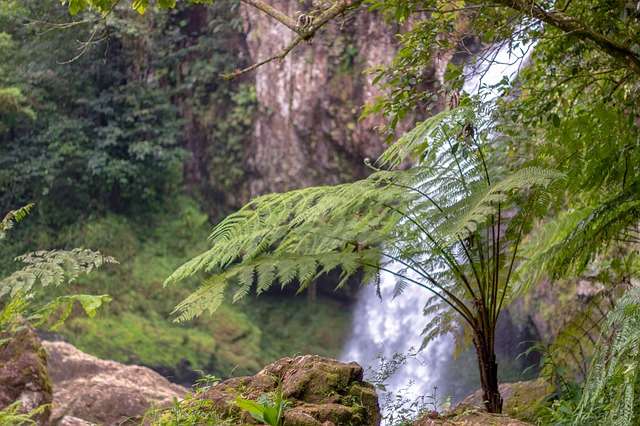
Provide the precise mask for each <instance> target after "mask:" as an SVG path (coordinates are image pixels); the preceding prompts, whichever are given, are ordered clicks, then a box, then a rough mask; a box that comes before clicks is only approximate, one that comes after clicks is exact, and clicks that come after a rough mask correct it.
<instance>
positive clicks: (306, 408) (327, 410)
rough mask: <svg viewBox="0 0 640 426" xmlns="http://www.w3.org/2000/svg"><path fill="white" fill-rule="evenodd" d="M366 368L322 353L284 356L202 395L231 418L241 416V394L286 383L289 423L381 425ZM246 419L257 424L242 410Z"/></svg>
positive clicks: (246, 395) (304, 425)
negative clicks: (239, 406) (367, 379)
mask: <svg viewBox="0 0 640 426" xmlns="http://www.w3.org/2000/svg"><path fill="white" fill-rule="evenodd" d="M362 375H363V371H362V367H360V366H359V365H358V364H356V363H354V362H352V363H342V362H339V361H336V360H333V359H329V358H323V357H319V356H316V355H305V356H299V357H295V358H282V359H280V360H278V361H276V362H274V363H273V364H270V365H268V366H266V367H265V368H264V369H262V370H261V371H260V372H258V374H256V375H255V376H249V377H236V378H232V379H229V380H225V381H224V382H222V383H220V384H218V385H216V386H213V387H212V388H210V389H209V390H207V391H206V392H204V393H203V394H202V396H201V397H202V398H205V399H208V400H211V401H213V403H214V406H215V407H216V408H217V409H218V410H219V411H220V412H223V413H227V414H228V415H229V416H232V415H238V414H240V410H239V409H238V408H237V407H236V406H235V404H234V402H233V401H234V400H235V399H236V397H237V396H242V397H243V398H247V399H253V400H255V399H258V398H259V397H260V396H261V395H263V394H266V393H269V392H273V391H275V390H276V389H277V388H278V386H281V388H282V392H283V395H284V397H285V398H286V399H287V400H288V401H289V402H290V406H289V407H290V408H289V409H287V411H286V412H285V416H284V424H285V426H332V425H333V426H338V425H353V426H376V425H379V424H380V408H379V406H378V396H377V395H376V392H375V389H374V387H373V386H372V385H370V384H368V383H366V382H364V381H363V380H362ZM241 416H242V421H244V422H247V423H255V422H253V421H252V420H251V418H250V417H249V416H248V415H247V414H246V413H242V414H241Z"/></svg>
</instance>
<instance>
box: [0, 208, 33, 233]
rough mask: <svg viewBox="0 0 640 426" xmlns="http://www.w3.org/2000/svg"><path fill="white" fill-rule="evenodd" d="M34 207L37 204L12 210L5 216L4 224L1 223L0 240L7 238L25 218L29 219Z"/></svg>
mask: <svg viewBox="0 0 640 426" xmlns="http://www.w3.org/2000/svg"><path fill="white" fill-rule="evenodd" d="M34 205H35V204H33V203H30V204H27V205H26V206H23V207H20V208H19V209H16V210H11V211H10V212H9V213H7V214H6V215H5V216H4V218H3V219H2V222H0V240H2V239H4V238H5V237H6V235H7V232H8V231H9V230H10V229H11V228H13V226H14V225H15V224H16V223H18V222H21V221H22V220H23V219H24V218H25V217H27V215H28V214H29V213H30V212H31V210H32V209H33V207H34Z"/></svg>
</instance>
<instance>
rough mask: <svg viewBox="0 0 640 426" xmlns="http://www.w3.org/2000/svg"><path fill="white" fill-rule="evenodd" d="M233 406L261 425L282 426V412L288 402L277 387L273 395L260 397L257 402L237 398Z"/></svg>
mask: <svg viewBox="0 0 640 426" xmlns="http://www.w3.org/2000/svg"><path fill="white" fill-rule="evenodd" d="M235 404H236V405H237V406H238V407H239V408H240V409H241V410H244V411H246V412H248V413H249V414H250V415H251V417H253V418H254V419H255V420H257V421H259V422H261V423H265V424H267V425H269V426H282V424H283V422H284V412H285V410H286V408H287V405H288V404H289V402H288V401H287V400H286V399H285V398H284V396H283V395H282V388H281V387H278V389H277V390H276V391H275V392H274V393H273V395H268V394H265V395H262V396H261V397H260V398H258V400H257V401H254V400H251V399H245V398H242V397H237V398H236V400H235Z"/></svg>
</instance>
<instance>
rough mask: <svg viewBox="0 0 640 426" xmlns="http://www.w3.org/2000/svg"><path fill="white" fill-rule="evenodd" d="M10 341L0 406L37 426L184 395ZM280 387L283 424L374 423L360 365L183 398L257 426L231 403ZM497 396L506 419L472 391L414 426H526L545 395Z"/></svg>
mask: <svg viewBox="0 0 640 426" xmlns="http://www.w3.org/2000/svg"><path fill="white" fill-rule="evenodd" d="M15 337H17V338H12V339H9V340H6V341H5V343H4V344H0V408H2V407H5V406H7V405H9V404H10V403H12V402H14V401H21V403H22V405H23V407H24V408H25V410H30V409H33V408H34V407H36V406H39V405H41V404H51V409H50V410H48V411H45V412H44V413H42V414H41V415H40V416H39V417H38V418H37V419H36V420H37V422H38V424H40V425H61V426H86V425H91V424H100V425H122V424H139V423H140V421H141V420H142V418H143V416H144V414H145V413H146V412H148V411H149V410H150V409H153V408H154V407H155V408H162V407H167V406H169V405H171V404H173V403H174V401H176V400H179V399H182V398H183V397H184V396H185V395H187V393H188V390H187V389H185V388H183V387H181V386H178V385H176V384H173V383H171V382H169V381H168V380H167V379H165V378H164V377H162V376H160V375H159V374H158V373H156V372H154V371H152V370H150V369H148V368H145V367H139V366H127V365H124V364H120V363H118V362H114V361H105V360H101V359H98V358H96V357H94V356H91V355H88V354H86V353H84V352H81V351H80V350H78V349H76V348H75V347H74V346H72V345H70V344H68V343H65V342H46V341H45V342H41V341H40V340H39V338H38V337H37V335H36V333H35V332H34V331H33V330H30V329H28V328H25V329H23V330H21V331H20V332H19V333H18V335H17V336H15ZM278 388H280V389H281V391H282V393H283V396H284V397H285V398H286V399H287V400H288V401H289V408H288V409H287V411H286V414H285V422H284V424H285V426H340V425H352V426H377V425H379V424H380V421H381V414H380V408H379V405H378V397H377V395H376V392H375V389H374V387H373V386H372V385H371V384H369V383H367V382H365V381H364V380H363V370H362V367H360V366H359V365H358V364H356V363H353V362H352V363H342V362H339V361H336V360H333V359H329V358H323V357H319V356H316V355H304V356H298V357H295V358H282V359H280V360H278V361H276V362H274V363H272V364H269V365H267V366H266V367H265V368H263V369H262V370H261V371H260V372H258V373H257V374H256V375H254V376H246V377H236V378H232V379H228V380H225V381H223V382H221V383H218V384H215V385H213V386H210V387H208V388H207V389H206V390H204V391H200V392H198V393H196V394H195V395H192V396H191V397H190V399H189V400H190V401H193V400H195V399H200V400H206V401H207V402H208V403H210V405H208V406H209V407H212V409H214V410H215V411H216V412H217V413H219V414H220V415H221V416H222V417H223V418H229V419H234V420H233V421H232V422H238V423H237V424H247V425H249V424H256V422H255V421H254V420H253V419H251V418H250V417H249V416H248V415H246V414H245V413H242V412H240V410H239V409H238V407H237V406H236V405H235V403H234V401H235V399H236V397H238V396H242V397H243V398H248V399H257V398H259V397H260V396H261V395H263V394H265V393H269V392H273V391H275V390H276V389H278ZM501 392H502V394H503V396H504V399H505V405H504V406H505V413H506V415H489V414H487V413H485V412H484V411H483V409H482V401H481V397H480V393H479V392H476V393H475V394H473V395H471V396H469V397H468V398H466V399H465V400H464V401H463V402H462V403H461V404H459V405H458V406H457V407H456V408H455V409H454V410H452V411H451V412H450V413H446V414H438V413H428V414H426V415H425V416H423V417H422V418H420V419H418V420H417V421H416V422H415V423H414V426H431V425H504V426H507V425H512V426H520V425H526V424H529V423H526V422H524V421H523V420H518V419H516V417H517V418H519V419H527V418H531V417H532V415H533V414H534V411H535V408H536V407H537V406H538V405H539V404H540V403H541V402H542V401H543V400H544V398H545V397H546V396H547V395H548V394H549V392H550V389H549V386H548V385H547V384H546V383H544V382H543V381H541V380H536V381H531V382H519V383H509V384H503V385H501ZM509 416H513V417H509ZM231 424H235V423H231Z"/></svg>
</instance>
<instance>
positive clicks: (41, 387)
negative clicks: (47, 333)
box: [0, 326, 52, 424]
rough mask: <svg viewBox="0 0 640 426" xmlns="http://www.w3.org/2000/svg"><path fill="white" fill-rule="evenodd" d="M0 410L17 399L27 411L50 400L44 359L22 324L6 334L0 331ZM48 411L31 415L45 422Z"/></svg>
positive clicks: (39, 347)
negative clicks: (11, 332) (14, 330)
mask: <svg viewBox="0 0 640 426" xmlns="http://www.w3.org/2000/svg"><path fill="white" fill-rule="evenodd" d="M5 339H7V340H6V341H5V343H4V344H2V343H0V409H2V408H4V407H6V406H8V405H10V404H12V403H14V402H15V401H20V402H21V403H22V408H23V412H25V413H27V412H29V411H31V410H33V409H35V408H37V407H40V406H41V405H44V404H50V403H51V399H52V393H51V384H50V382H49V376H48V374H47V358H46V354H45V352H44V349H43V348H42V345H41V343H40V340H39V339H38V336H37V335H36V333H35V332H34V331H33V329H32V328H30V327H28V326H24V327H22V328H21V329H20V330H19V331H17V332H16V333H15V334H13V335H11V336H9V335H6V334H0V341H3V340H5ZM48 418H49V410H45V411H44V412H42V413H41V414H39V415H38V416H36V417H35V418H34V420H36V421H37V422H38V423H39V424H43V423H46V422H47V421H48Z"/></svg>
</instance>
